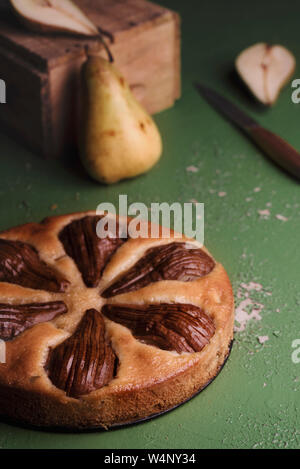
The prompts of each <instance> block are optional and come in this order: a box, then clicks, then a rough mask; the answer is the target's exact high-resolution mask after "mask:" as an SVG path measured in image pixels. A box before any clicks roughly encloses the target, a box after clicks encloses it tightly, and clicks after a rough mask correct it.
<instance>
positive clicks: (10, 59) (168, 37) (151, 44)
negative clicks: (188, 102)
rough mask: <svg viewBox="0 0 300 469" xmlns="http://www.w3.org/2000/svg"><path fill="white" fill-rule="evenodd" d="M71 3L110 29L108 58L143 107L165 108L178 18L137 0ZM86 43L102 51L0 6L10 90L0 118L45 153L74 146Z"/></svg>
mask: <svg viewBox="0 0 300 469" xmlns="http://www.w3.org/2000/svg"><path fill="white" fill-rule="evenodd" d="M76 3H77V4H78V6H80V7H81V8H82V9H83V11H84V12H85V13H86V14H87V16H88V17H89V18H90V19H91V20H92V21H93V22H94V23H95V24H96V25H97V26H99V27H101V28H102V29H104V30H106V31H109V32H110V33H111V34H112V35H113V38H114V42H113V44H111V45H110V48H111V51H112V53H113V55H114V58H115V63H116V65H117V67H118V68H119V69H120V70H121V72H122V73H123V74H124V76H125V78H126V79H127V81H128V82H129V84H130V86H131V88H132V91H133V92H134V94H135V95H136V97H137V99H138V100H139V101H140V102H141V103H142V104H143V106H144V107H145V108H146V109H147V110H148V112H150V113H151V114H154V113H157V112H159V111H161V110H163V109H166V108H168V107H170V106H172V105H173V104H174V101H175V100H176V99H178V98H179V97H180V20H179V16H178V15H177V14H176V13H174V12H172V11H170V10H168V9H166V8H163V7H161V6H159V5H155V4H153V3H150V2H147V1H145V0H125V1H124V0H114V1H111V0H101V1H99V0H77V1H76ZM86 48H88V49H89V50H91V51H93V53H94V52H96V53H98V52H99V54H104V51H103V48H102V45H101V44H100V43H99V40H98V39H97V38H85V37H82V36H76V35H70V36H66V35H63V34H59V35H51V34H49V35H39V34H36V33H33V32H31V31H28V30H26V29H25V28H24V27H23V25H22V24H21V23H19V21H18V19H17V18H16V17H15V16H14V14H13V13H12V11H10V10H9V9H7V5H6V7H5V4H4V6H3V5H1V4H0V63H1V78H2V79H4V80H5V81H6V83H7V86H8V88H10V89H11V90H13V92H12V93H10V94H8V102H7V105H6V106H5V108H4V107H3V106H2V107H1V108H0V122H1V123H2V125H4V126H5V127H6V128H8V130H9V131H10V133H11V134H12V135H13V136H15V137H19V138H20V139H21V140H22V141H23V142H24V143H25V144H26V145H27V146H29V147H30V148H31V149H33V150H35V151H36V152H38V153H41V154H43V155H44V156H46V157H51V156H53V157H55V156H59V155H60V154H62V152H63V151H65V149H66V148H68V147H70V146H74V145H75V144H76V134H77V131H76V109H77V101H78V100H77V89H78V79H79V71H80V68H81V65H82V63H83V62H84V61H85V59H86V53H85V50H86ZM30 77H32V78H30ZM12 95H14V98H13V101H14V103H12V101H11V99H10V97H11V96H12ZM23 109H26V112H25V115H26V117H24V112H23ZM29 109H30V119H28V110H29Z"/></svg>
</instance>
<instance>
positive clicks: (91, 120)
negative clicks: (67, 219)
mask: <svg viewBox="0 0 300 469" xmlns="http://www.w3.org/2000/svg"><path fill="white" fill-rule="evenodd" d="M81 78H82V79H81V86H82V93H81V106H82V108H81V116H80V121H81V122H80V142H79V147H80V148H79V150H80V157H81V160H82V163H83V165H84V167H85V168H86V170H87V172H88V173H89V174H90V176H91V177H93V178H94V179H96V180H97V181H100V182H104V183H107V184H110V183H113V182H117V181H119V180H121V179H125V178H131V177H134V176H137V175H138V174H141V173H144V172H145V171H148V170H149V169H150V168H151V167H152V166H153V165H154V164H155V163H156V162H157V160H158V159H159V158H160V156H161V153H162V141H161V136H160V133H159V131H158V129H157V127H156V125H155V123H154V121H153V119H152V118H151V117H150V115H149V114H148V113H147V112H146V111H145V109H144V108H143V107H142V106H141V105H140V104H139V103H138V101H137V100H136V98H135V97H134V95H133V94H132V92H131V90H130V88H129V86H128V84H127V83H126V81H125V79H124V77H123V76H122V75H121V74H120V72H119V71H118V70H117V68H116V67H115V66H114V65H112V64H111V63H109V62H108V61H107V60H105V59H103V58H102V57H100V56H90V57H89V58H88V59H87V61H86V62H85V63H84V65H83V68H82V77H81Z"/></svg>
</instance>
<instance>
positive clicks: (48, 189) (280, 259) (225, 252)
mask: <svg viewBox="0 0 300 469" xmlns="http://www.w3.org/2000/svg"><path fill="white" fill-rule="evenodd" d="M161 3H162V4H163V5H165V6H167V7H171V8H173V9H176V10H177V11H179V12H180V13H181V15H182V20H183V24H182V30H183V89H182V91H183V96H182V99H181V100H180V101H179V102H178V103H177V104H176V106H175V107H174V108H173V109H170V110H168V111H165V112H163V113H161V114H160V115H158V116H157V122H158V124H159V127H160V129H161V132H162V135H163V140H164V155H163V158H162V160H161V161H160V163H159V164H158V165H157V166H156V167H155V168H154V169H153V170H152V171H151V172H150V173H148V174H146V175H145V176H142V177H139V178H137V179H135V180H132V181H126V182H122V183H119V184H117V185H113V186H110V187H104V186H101V185H97V184H96V183H94V182H93V181H91V180H89V179H88V178H87V177H86V176H85V174H84V172H83V171H82V170H81V169H80V166H79V165H78V163H77V160H76V157H75V156H69V157H66V158H65V159H64V160H63V161H60V162H45V161H42V160H41V159H39V158H38V157H36V156H33V155H31V154H30V153H29V152H26V151H25V150H24V149H23V148H21V147H20V146H19V145H17V144H16V143H14V142H13V141H11V140H10V139H9V138H8V137H6V136H4V135H3V136H1V140H0V154H1V186H0V213H1V219H0V228H3V229H4V228H8V227H10V226H12V225H16V224H20V223H24V222H27V221H31V220H32V221H39V220H40V219H42V218H43V217H45V216H47V215H49V214H58V213H67V212H72V211H76V210H85V209H95V208H96V206H97V204H98V203H100V202H102V201H109V202H114V203H116V202H117V200H118V194H120V193H121V194H128V200H129V202H130V203H131V202H134V201H142V202H145V203H146V204H150V203H151V202H154V201H159V202H163V201H166V202H170V203H172V202H174V201H180V202H188V201H190V200H191V199H195V200H197V201H198V202H204V203H205V217H206V218H205V220H206V224H205V237H206V245H207V247H208V248H209V249H210V250H211V251H212V252H213V253H214V255H215V257H217V258H218V260H220V261H221V262H223V264H224V265H225V267H226V269H227V270H228V273H229V275H230V278H231V280H232V283H233V287H234V291H235V295H236V303H237V306H238V305H240V303H241V301H244V300H245V299H247V294H248V295H249V297H250V300H251V302H252V306H251V305H250V310H249V311H251V308H252V309H253V308H254V307H255V305H254V306H253V304H254V303H255V302H258V303H259V304H260V305H263V307H262V310H261V312H260V315H261V318H262V319H261V320H260V321H256V320H254V319H253V320H252V321H249V322H248V324H247V326H246V329H245V330H244V331H243V332H237V333H236V336H235V344H234V347H233V351H232V354H231V357H230V359H229V361H228V363H227V365H226V367H225V368H224V370H223V371H222V373H221V374H220V375H219V377H218V378H217V379H216V380H215V381H214V382H213V383H212V384H211V385H210V386H209V388H208V389H206V390H205V391H204V392H203V393H202V394H200V395H199V396H197V397H196V398H194V399H193V400H192V401H190V402H188V403H187V404H185V405H184V406H181V407H180V408H178V409H176V410H175V411H173V412H171V413H169V414H166V415H164V416H162V417H160V418H158V419H155V420H152V421H150V422H147V423H144V424H142V425H137V426H133V427H130V428H125V429H121V430H115V431H112V432H104V433H89V434H76V435H69V434H62V433H59V434H53V433H52V434H51V433H45V432H39V431H33V430H25V429H22V428H19V427H17V426H10V425H6V424H0V433H1V434H0V447H3V448H204V447H208V448H210V447H213V448H215V447H217V448H231V447H238V448H253V447H256V448H262V447H264V448H271V447H272V448H279V447H280V448H281V447H288V448H296V447H299V446H300V428H299V423H300V422H299V415H298V403H299V393H300V364H294V363H293V362H292V360H291V354H292V351H293V349H292V346H291V344H292V341H293V340H294V339H297V338H300V319H299V317H300V291H299V265H300V249H299V231H300V197H299V186H298V183H297V182H296V181H295V180H293V179H291V178H290V177H288V176H287V175H285V174H284V173H283V172H281V171H280V170H278V169H277V168H276V167H275V166H274V165H273V164H272V163H270V162H269V160H267V159H266V158H265V157H263V156H262V154H261V152H260V151H259V150H257V149H256V148H255V147H254V146H253V145H252V144H251V143H250V142H249V141H247V140H246V139H245V138H244V136H243V135H242V134H240V133H239V132H238V131H236V130H235V129H234V128H233V127H232V126H231V125H230V124H229V123H227V122H226V121H225V120H223V118H222V117H220V116H219V115H218V114H217V113H216V112H215V111H214V110H212V109H211V108H210V107H209V106H208V105H207V104H206V103H205V102H204V101H203V100H202V98H201V97H200V96H199V95H198V94H197V92H196V91H195V89H194V87H193V82H194V81H195V80H199V81H202V82H205V83H208V84H210V85H212V86H213V87H215V88H216V89H217V90H219V91H221V92H222V93H223V94H224V95H226V96H228V97H230V98H231V99H233V100H234V101H235V102H237V103H239V104H240V105H241V106H242V107H243V108H244V109H245V110H247V111H248V112H249V113H250V114H251V115H252V116H253V117H255V118H257V119H258V120H259V121H260V122H261V123H262V124H263V125H265V126H267V127H269V128H270V129H272V130H273V131H275V132H278V133H280V134H281V135H282V136H283V137H284V138H286V139H287V140H288V141H290V142H291V143H292V144H294V145H295V146H296V147H298V148H300V133H299V117H300V104H299V105H295V104H292V102H291V88H290V85H289V86H288V87H287V88H286V89H285V90H284V91H283V93H282V94H281V96H280V98H279V101H278V103H277V104H276V106H275V107H274V108H273V109H271V110H263V109H261V108H260V107H259V106H258V105H257V104H255V103H254V101H252V99H251V98H250V97H249V96H248V94H247V93H246V92H245V90H244V89H243V88H242V87H241V86H240V84H239V83H238V81H237V80H236V79H235V76H234V74H233V73H232V70H233V65H232V64H233V61H234V58H235V56H236V55H237V54H238V53H239V52H240V51H241V50H242V49H243V48H244V47H246V46H248V45H251V44H252V43H254V42H258V41H269V42H277V43H281V44H283V45H286V46H287V47H289V48H290V49H291V50H292V51H293V52H294V54H295V56H296V57H298V58H299V57H300V42H299V18H300V3H299V2H295V1H285V2H283V1H281V0H280V1H278V0H276V1H272V2H270V1H268V0H264V1H262V0H260V1H259V0H255V1H253V0H252V1H251V2H247V3H246V2H241V1H237V0H229V1H226V2H224V1H213V0H211V1H201V2H200V1H196V0H189V1H188V2H187V1H186V2H182V1H179V0H176V1H175V0H173V1H164V2H161ZM0 73H1V70H0ZM299 75H300V71H299V69H298V77H299ZM295 77H297V73H296V75H295ZM9 99H10V98H9V97H8V100H9ZM191 165H192V166H195V167H197V168H198V172H189V171H187V170H186V168H187V167H188V166H191ZM220 192H221V193H222V192H226V195H224V194H223V197H222V196H220V195H219V193H220ZM221 195H222V194H221ZM53 204H56V205H57V207H56V208H55V207H54V205H53ZM265 209H267V210H269V212H270V214H269V215H268V216H266V218H264V217H262V216H261V215H260V214H259V213H258V211H259V210H265ZM276 215H282V216H284V217H286V219H285V221H283V220H282V219H278V218H277V217H276ZM250 282H255V283H257V284H259V285H261V287H259V288H260V290H249V291H248V290H247V289H245V288H243V287H242V286H241V284H247V285H248V288H249V286H250V287H251V284H250ZM249 284H250V285H249ZM244 286H245V285H244ZM258 307H259V306H258ZM260 308H261V307H260ZM259 336H268V337H269V340H268V341H267V342H265V343H264V344H260V343H259V341H258V337H259Z"/></svg>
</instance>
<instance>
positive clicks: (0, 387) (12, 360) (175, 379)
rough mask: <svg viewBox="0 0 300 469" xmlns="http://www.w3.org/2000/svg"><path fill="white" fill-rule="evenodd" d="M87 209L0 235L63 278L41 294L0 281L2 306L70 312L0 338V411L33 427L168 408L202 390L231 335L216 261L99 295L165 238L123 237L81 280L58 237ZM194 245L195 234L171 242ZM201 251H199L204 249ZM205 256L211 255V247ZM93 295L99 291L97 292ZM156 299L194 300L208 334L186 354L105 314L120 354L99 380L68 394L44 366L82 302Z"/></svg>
mask: <svg viewBox="0 0 300 469" xmlns="http://www.w3.org/2000/svg"><path fill="white" fill-rule="evenodd" d="M94 215H95V213H94V212H84V213H76V214H71V215H65V216H58V217H51V218H47V219H46V220H44V221H43V222H42V223H40V224H35V223H30V224H26V225H23V226H19V227H16V228H13V229H10V230H8V231H5V232H2V233H1V234H0V240H1V239H6V240H12V241H22V242H25V243H29V244H30V245H31V246H33V247H34V248H36V250H37V251H38V253H39V255H40V258H41V259H42V260H43V261H45V262H46V263H47V264H48V265H49V266H52V267H54V268H55V269H56V270H57V271H59V272H60V273H61V274H62V276H63V277H64V278H66V279H67V280H68V281H69V282H70V284H69V286H68V288H67V290H66V291H65V292H49V291H45V290H39V289H31V288H27V287H24V286H21V285H16V284H13V283H7V282H1V281H0V303H6V304H10V305H20V304H31V303H46V302H53V301H63V302H64V303H65V304H66V306H67V308H68V312H67V313H65V314H61V315H58V316H56V317H55V318H54V319H52V320H50V321H46V322H42V323H39V324H36V325H33V326H32V327H30V328H28V329H26V330H25V331H24V332H22V333H20V334H19V335H17V336H16V337H14V338H13V339H12V340H8V341H7V342H6V363H5V364H0V414H4V415H8V416H9V417H12V418H14V419H20V420H22V421H25V422H27V423H30V424H33V425H39V426H43V427H45V426H50V427H53V426H54V427H56V426H57V427H67V428H78V429H83V428H91V427H97V426H102V427H104V428H107V427H109V426H112V425H118V424H124V423H130V422H134V421H136V420H140V419H143V418H146V417H149V416H151V415H154V414H157V413H160V412H163V411H166V410H168V409H170V408H172V407H174V406H176V405H178V404H180V403H182V402H184V401H185V400H186V399H188V398H190V397H191V396H193V395H194V394H195V393H197V392H198V391H199V390H201V389H202V388H204V387H205V386H206V385H207V384H208V383H209V382H210V381H211V380H212V379H213V378H214V377H215V376H216V375H217V373H218V371H219V370H220V368H221V366H222V364H223V363H224V361H225V360H226V358H227V355H228V353H229V347H230V344H231V341H232V338H233V320H234V319H233V318H234V303H233V295H232V289H231V285H230V281H229V279H228V276H227V274H226V272H225V270H224V268H223V267H222V265H221V264H219V263H218V262H216V261H215V260H214V262H215V265H214V268H213V269H212V270H211V272H210V273H208V274H207V275H204V276H202V277H200V278H197V279H196V280H193V281H178V280H161V281H157V282H153V283H150V284H148V285H147V286H145V287H143V288H140V289H137V290H135V291H130V292H127V293H123V294H120V295H116V296H112V297H108V298H103V297H102V296H101V292H103V291H104V290H105V289H106V288H107V287H108V286H109V285H110V284H111V283H112V282H113V280H114V279H115V278H117V277H118V278H119V277H120V275H122V273H123V272H126V271H128V269H130V268H131V267H132V266H133V265H134V264H135V263H136V262H137V261H138V260H139V259H141V258H142V257H143V256H144V255H145V252H146V251H147V250H148V249H149V248H152V247H154V246H159V245H165V244H167V243H171V242H174V238H172V236H173V234H172V235H171V237H170V238H169V239H164V238H160V239H142V238H138V239H128V240H127V241H126V242H124V243H123V244H122V245H121V246H120V247H118V249H117V250H116V251H115V252H114V254H113V256H112V257H111V259H110V260H109V261H108V263H107V265H106V267H105V269H104V271H103V275H102V278H101V280H100V282H99V284H98V285H97V286H96V287H93V288H91V287H87V286H86V284H85V283H84V281H83V278H82V275H81V273H80V271H79V270H78V268H77V265H76V263H75V262H74V260H73V259H72V258H71V257H70V256H68V255H67V254H66V252H65V248H64V245H63V244H62V242H61V241H60V239H59V234H60V233H61V231H62V229H63V228H64V227H65V226H67V225H68V224H70V223H71V222H72V221H74V220H79V219H82V218H83V217H86V216H94ZM175 241H176V242H187V241H188V242H189V243H192V244H194V245H195V247H201V246H199V244H198V243H197V242H196V241H195V240H190V239H188V240H187V238H181V239H179V240H178V239H176V240H175ZM202 249H203V250H204V251H205V252H206V253H207V254H209V253H208V252H207V251H206V250H205V248H202ZM209 256H210V257H211V258H212V256H211V255H210V254H209ZM99 292H100V294H99ZM160 303H164V304H165V303H167V304H171V303H175V304H191V305H195V306H198V307H199V308H201V309H202V310H203V311H205V313H206V314H207V315H208V316H209V317H210V318H211V319H212V321H213V323H214V326H215V332H214V334H213V336H212V337H211V338H210V341H209V343H208V344H207V345H206V346H205V347H204V348H203V349H202V350H201V351H200V352H194V353H177V352H175V351H170V350H162V349H161V348H159V347H156V346H152V345H147V344H145V343H143V342H141V341H140V340H138V339H136V338H135V337H134V336H133V334H132V332H131V331H130V330H129V329H128V328H127V327H124V326H123V325H121V324H118V323H116V322H114V321H111V320H109V319H108V318H106V317H105V318H104V321H105V326H106V335H107V338H108V340H109V341H110V342H111V345H112V348H113V350H114V352H115V354H116V356H117V357H118V369H117V373H116V375H115V377H114V378H113V379H112V380H111V381H110V382H109V383H108V384H107V385H105V386H103V387H101V388H100V389H96V390H94V391H92V392H89V393H87V394H85V395H82V396H79V397H78V398H77V397H76V398H74V397H71V396H67V395H66V392H65V391H64V390H62V389H59V388H58V387H56V386H55V385H54V384H53V383H52V381H51V379H50V378H49V374H48V372H47V370H46V367H45V365H46V363H47V358H48V355H49V350H53V349H55V347H57V346H58V345H59V344H60V343H63V342H64V341H65V340H66V339H67V338H69V337H70V336H71V335H72V334H74V331H75V330H76V328H77V326H78V324H79V322H80V321H81V319H82V317H83V316H84V314H85V312H86V311H87V310H89V309H96V310H97V311H101V308H102V306H103V305H104V304H114V305H117V304H129V305H147V304H160Z"/></svg>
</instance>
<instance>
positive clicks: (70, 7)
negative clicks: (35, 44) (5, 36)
mask: <svg viewBox="0 0 300 469" xmlns="http://www.w3.org/2000/svg"><path fill="white" fill-rule="evenodd" d="M10 3H11V5H12V6H13V8H14V10H15V12H16V13H17V15H18V16H19V18H20V19H21V20H22V22H23V23H24V24H25V25H26V26H27V27H29V28H30V29H32V30H34V31H36V32H43V33H47V32H65V33H68V32H72V33H77V34H84V35H88V36H97V35H98V34H99V31H98V29H97V28H96V26H95V25H94V24H93V23H92V22H91V21H90V20H89V19H88V18H87V16H86V15H85V14H84V13H83V12H82V11H81V10H80V8H78V7H77V6H76V5H75V4H74V3H73V2H72V1H71V0H10Z"/></svg>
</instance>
